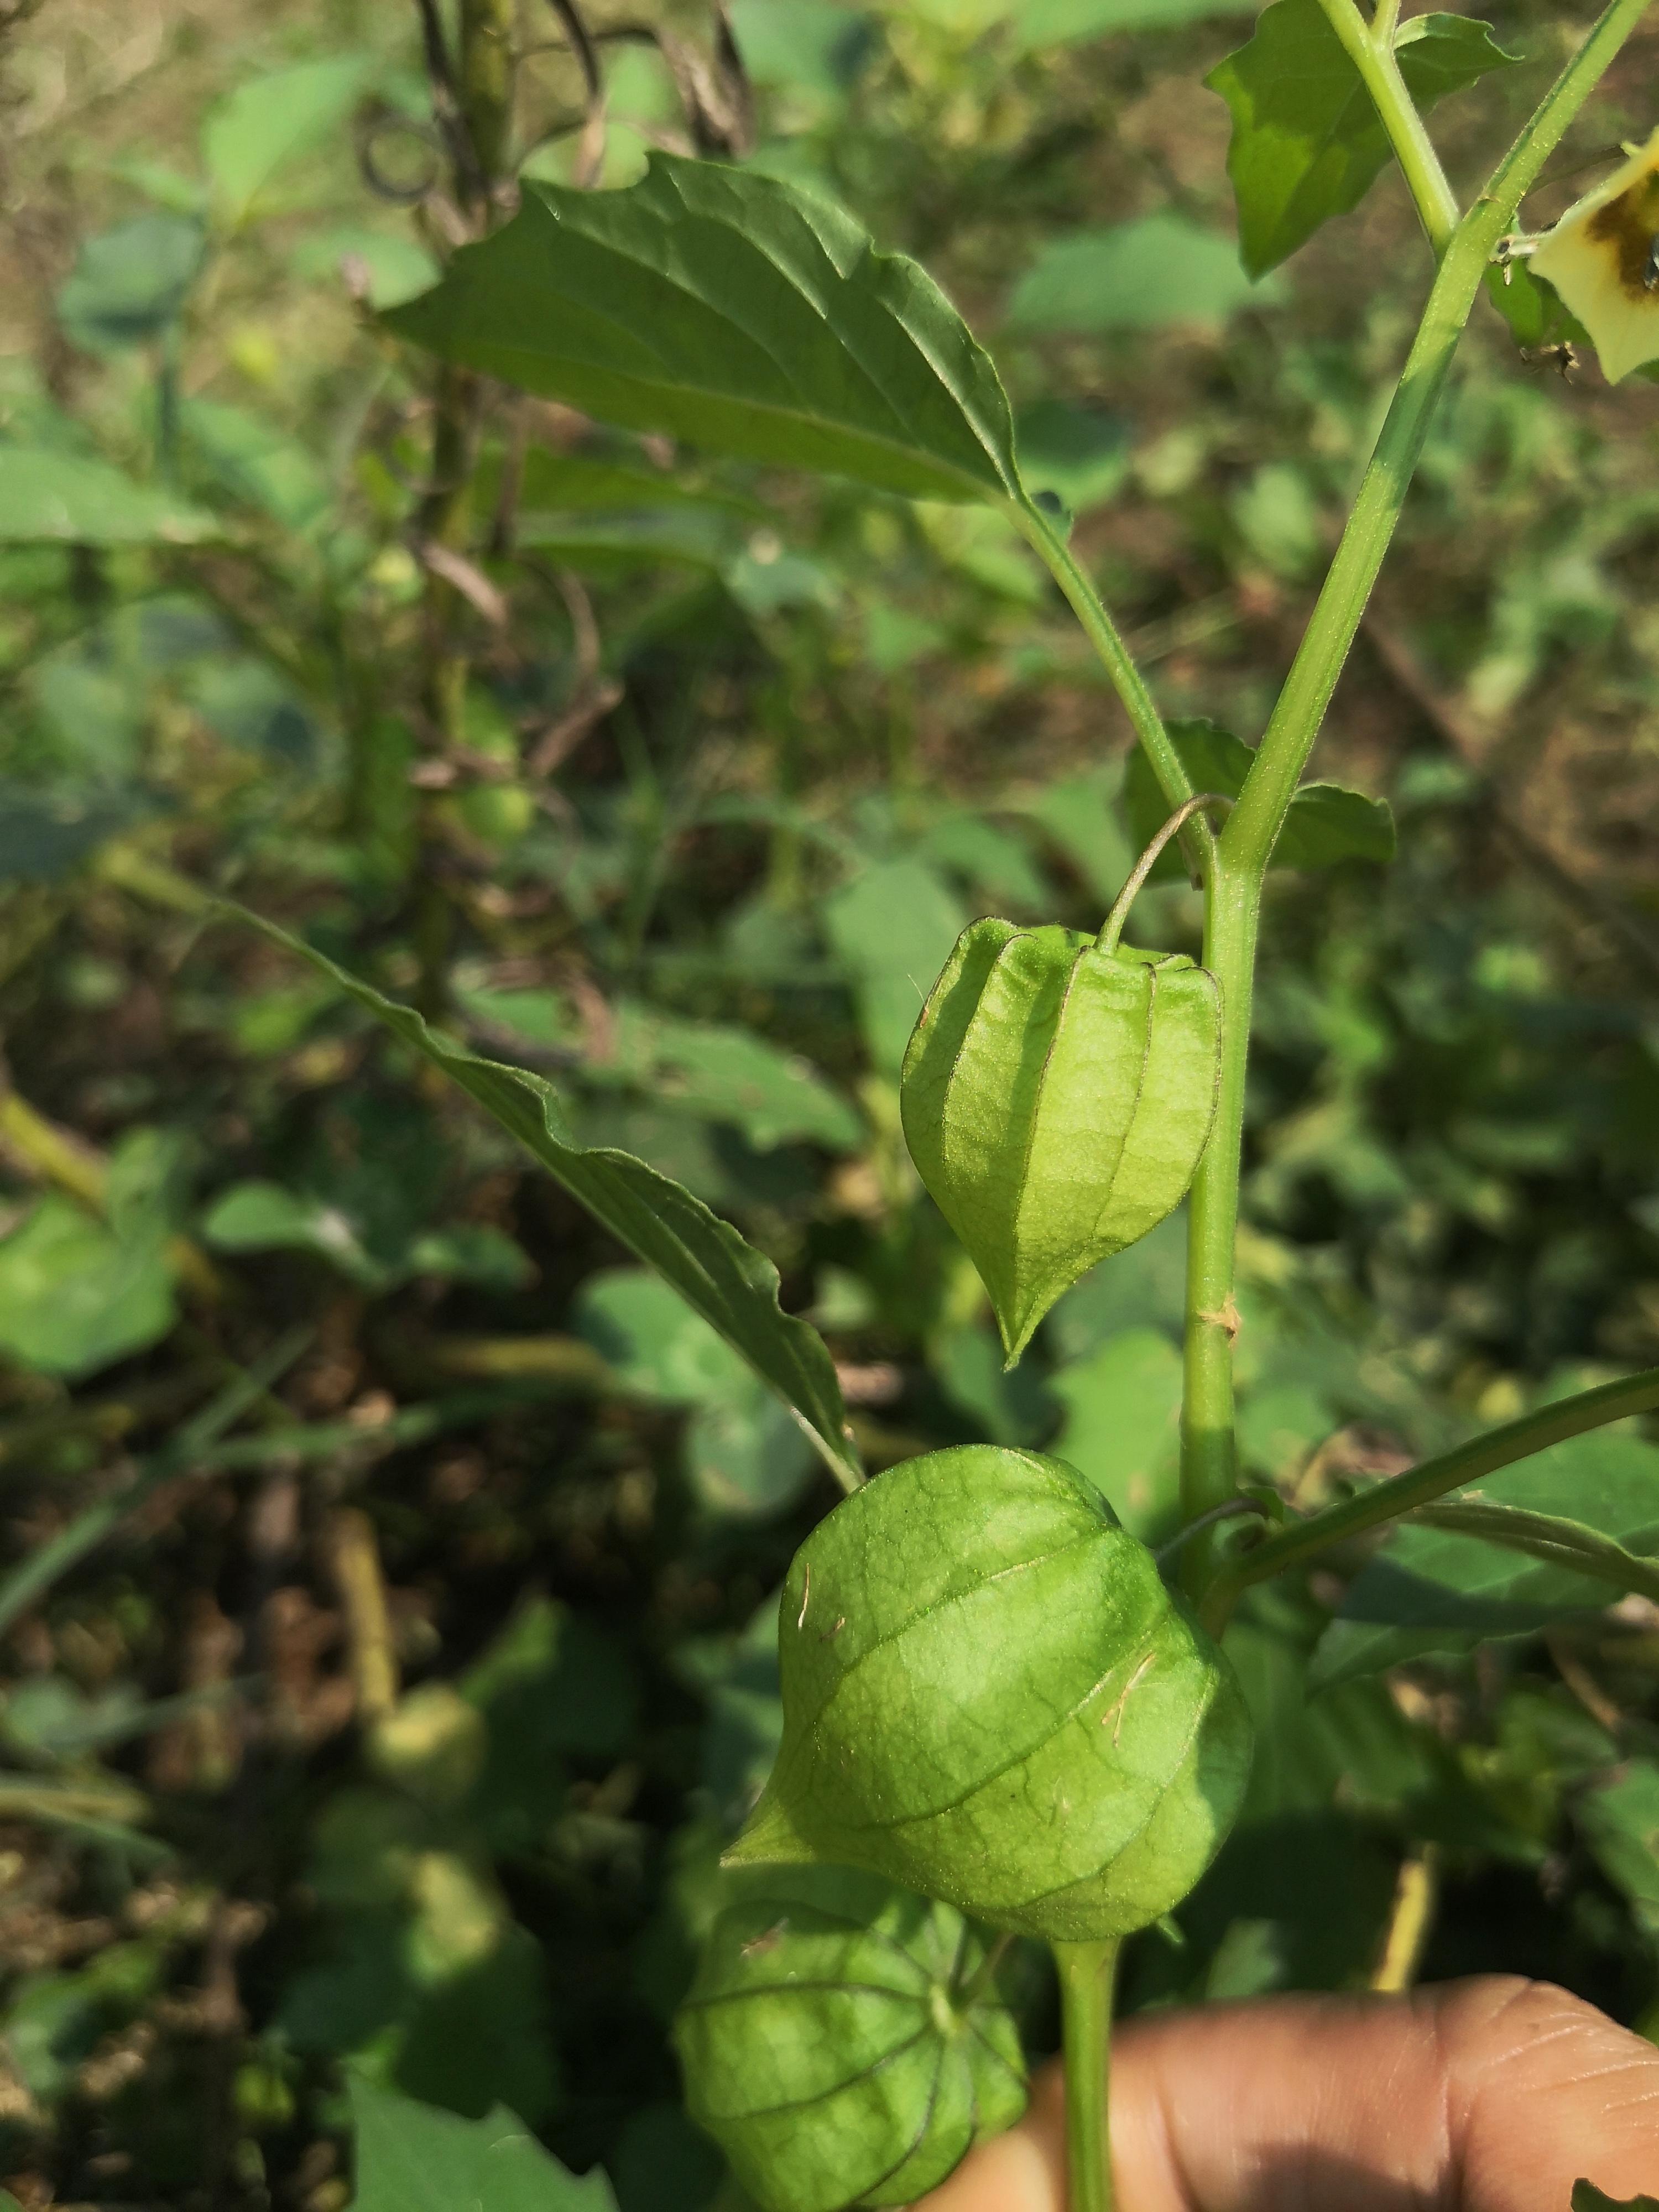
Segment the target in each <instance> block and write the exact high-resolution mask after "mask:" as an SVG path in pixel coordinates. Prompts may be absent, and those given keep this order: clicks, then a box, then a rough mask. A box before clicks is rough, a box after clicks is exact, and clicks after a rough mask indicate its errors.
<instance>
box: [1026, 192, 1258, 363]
mask: <svg viewBox="0 0 1659 2212" xmlns="http://www.w3.org/2000/svg"><path fill="white" fill-rule="evenodd" d="M1277 296H1278V295H1277V292H1276V290H1275V289H1274V288H1273V286H1271V285H1267V284H1264V285H1255V284H1253V283H1251V281H1250V279H1249V277H1248V276H1246V275H1245V273H1244V271H1243V270H1242V269H1241V268H1240V267H1239V265H1238V254H1237V250H1236V248H1235V247H1234V245H1233V242H1232V240H1231V239H1230V238H1225V237H1224V236H1223V235H1222V234H1221V233H1220V232H1219V231H1215V230H1206V229H1205V228H1202V226H1201V225H1200V224H1198V223H1195V222H1188V221H1187V219H1186V218H1185V216H1176V215H1149V216H1139V217H1138V218H1137V219H1136V221H1134V222H1124V223H1118V224H1115V225H1114V226H1113V227H1112V228H1109V229H1103V230H1074V231H1068V232H1063V233H1062V234H1060V236H1059V237H1057V238H1051V239H1050V240H1048V243H1047V245H1045V246H1044V247H1043V248H1042V252H1040V253H1039V254H1038V256H1037V258H1036V261H1035V262H1033V264H1031V266H1030V269H1028V270H1026V272H1025V274H1024V276H1022V277H1021V278H1020V280H1019V283H1018V284H1017V285H1016V286H1015V288H1014V294H1013V297H1012V300H1011V301H1009V303H1008V320H1009V322H1010V323H1011V324H1012V325H1013V327H1014V328H1015V329H1016V330H1022V331H1078V332H1081V333H1085V334H1091V333H1094V332H1097V331H1153V330H1162V329H1164V328H1165V327H1166V326H1167V325H1170V324H1174V323H1196V324H1200V325H1207V326H1211V327H1214V326H1218V325H1220V324H1222V323H1224V322H1225V320H1226V319H1227V318H1228V316H1230V315H1231V314H1232V313H1234V311H1235V310H1236V309H1237V308H1239V307H1244V306H1246V305H1255V306H1266V305H1267V304H1268V303H1269V301H1272V300H1273V299H1274V298H1276V297H1277Z"/></svg>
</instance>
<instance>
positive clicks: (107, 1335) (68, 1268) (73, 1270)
mask: <svg viewBox="0 0 1659 2212" xmlns="http://www.w3.org/2000/svg"><path fill="white" fill-rule="evenodd" d="M174 1318H175V1309H174V1306H173V1285H172V1279H171V1277H170V1274H169V1272H168V1268H167V1260H166V1256H165V1253H164V1250H163V1243H162V1239H161V1237H159V1236H156V1235H152V1234H149V1233H142V1232H141V1233H140V1234H138V1235H137V1236H135V1237H131V1238H130V1239H129V1238H124V1237H119V1236H118V1235H117V1234H116V1232H115V1231H113V1230H112V1229H111V1228H108V1227H106V1225H105V1224H104V1223H103V1222H101V1221H96V1220H94V1218H93V1217H92V1216H91V1215H90V1214H89V1213H85V1212H82V1209H81V1208H80V1207H79V1206H76V1205H75V1204H74V1203H73V1202H72V1201H71V1200H69V1199H67V1198H60V1197H58V1195H57V1194H55V1193H54V1194H48V1195H47V1196H46V1197H45V1198H43V1199H42V1200H40V1203H39V1204H38V1205H37V1206H35V1207H34V1209H33V1212H31V1213H29V1214H28V1215H27V1218H25V1219H24V1221H23V1222H22V1224H21V1226H19V1227H18V1228H15V1229H14V1230H13V1231H11V1233H10V1235H9V1236H8V1237H5V1238H4V1239H3V1240H0V1352H3V1353H4V1354H5V1356H6V1357H7V1358H11V1359H15V1360H17V1361H19V1362H20V1363H21V1364H22V1365H23V1366H25V1367H33V1368H34V1369H35V1370H37V1371H38V1372H40V1374H43V1375H60V1376H65V1377H68V1378H71V1379H72V1378H74V1377H76V1376H82V1375H90V1374H93V1373H94V1372H95V1371H96V1370H98V1369H99V1368H100V1367H108V1366H110V1365H111V1364H112V1363H113V1362H114V1361H116V1360H118V1359H125V1358H126V1357H127V1356H128V1355H129V1354H130V1353H131V1352H142V1351H143V1349H144V1347H145V1346H147V1345H151V1344H155V1343H157V1342H159V1340H161V1338H162V1337H164V1336H165V1335H166V1334H167V1332H168V1330H169V1329H170V1328H172V1327H173V1321H174Z"/></svg>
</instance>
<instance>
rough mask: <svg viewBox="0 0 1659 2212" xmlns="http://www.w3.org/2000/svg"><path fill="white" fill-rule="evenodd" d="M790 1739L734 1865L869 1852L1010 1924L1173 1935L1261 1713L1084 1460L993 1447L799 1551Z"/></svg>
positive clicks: (977, 1912)
mask: <svg viewBox="0 0 1659 2212" xmlns="http://www.w3.org/2000/svg"><path fill="white" fill-rule="evenodd" d="M779 1656H780V1662H781V1676H782V1689H783V1710H784V1737H783V1746H782V1749H781V1751H780V1753H779V1754H778V1763H777V1765H776V1766H775V1769H774V1770H773V1773H772V1778H771V1780H770V1782H769V1784H767V1788H766V1791H765V1794H764V1795H763V1797H762V1799H761V1802H760V1804H759V1806H758V1807H757V1809H756V1812H755V1815H754V1817H753V1819H752V1820H751V1821H750V1824H749V1826H748V1827H747V1828H746V1829H745V1830H744V1833H743V1835H742V1836H741V1837H740V1838H739V1839H738V1843H737V1844H736V1845H735V1846H734V1848H733V1850H732V1853H731V1854H730V1855H729V1860H728V1863H756V1864H764V1863H779V1862H786V1863H799V1862H803V1861H810V1860H815V1859H817V1860H827V1861H829V1862H831V1863H840V1864H842V1865H847V1866H858V1867H862V1868H865V1869H866V1870H867V1871H869V1872H870V1873H872V1874H880V1875H885V1876H886V1877H887V1879H888V1880H889V1881H898V1882H902V1883H903V1884H904V1885H905V1886H906V1887H909V1888H913V1889H916V1890H919V1891H921V1892H922V1893H925V1894H927V1895H929V1896H933V1897H942V1898H944V1899H947V1900H948V1901H949V1902H950V1903H951V1904H953V1905H956V1906H957V1908H958V1909H959V1910H960V1911H963V1912H967V1913H970V1914H972V1915H973V1916H974V1917H975V1918H978V1919H982V1920H987V1921H989V1922H990V1923H992V1924H993V1925H994V1926H997V1927H1001V1928H1011V1929H1016V1930H1018V1932H1020V1933H1021V1934H1024V1935H1030V1936H1042V1937H1044V1938H1046V1939H1047V1940H1048V1941H1050V1942H1096V1941H1099V1940H1102V1939H1103V1938H1105V1937H1108V1936H1120V1935H1127V1934H1128V1933H1129V1932H1130V1931H1131V1930H1132V1929H1137V1928H1144V1927H1146V1926H1148V1925H1149V1924H1150V1923H1152V1921H1154V1920H1158V1919H1159V1918H1161V1917H1163V1915H1164V1913H1166V1912H1168V1911H1170V1909H1171V1908H1172V1907H1173V1906H1174V1905H1176V1904H1177V1903H1178V1902H1179V1901H1180V1899H1182V1897H1184V1896H1185V1895H1186V1893H1187V1892H1188V1890H1189V1889H1190V1888H1191V1887H1192V1886H1193V1884H1194V1882H1195V1881H1197V1880H1198V1878H1199V1876H1200V1875H1201V1874H1202V1873H1203V1871H1204V1869H1205V1868H1206V1866H1207V1865H1208V1864H1209V1863H1210V1861H1211V1860H1212V1858H1213V1857H1214V1856H1215V1853H1216V1851H1217V1850H1218V1848H1219V1846H1220V1844H1221V1841H1222V1838H1223V1837H1224V1836H1225V1833H1226V1832H1227V1829H1228V1827H1229V1826H1230V1825H1231V1821H1232V1818H1233V1815H1234V1814H1235V1813H1236V1812H1237V1808H1238V1804H1239V1801H1240V1799H1241V1797H1242V1796H1243V1791H1244V1787H1245V1783H1246V1779H1247V1778H1248V1775H1249V1764H1250V1727H1249V1718H1248V1716H1247V1715H1246V1712H1245V1710H1244V1705H1243V1699H1242V1698H1241V1696H1240V1694H1239V1692H1238V1688H1237V1684H1236V1683H1235V1682H1234V1680H1233V1677H1232V1673H1231V1668H1229V1667H1228V1665H1227V1663H1226V1662H1225V1659H1224V1658H1223V1657H1222V1656H1221V1654H1220V1653H1219V1651H1218V1650H1217V1649H1216V1647H1215V1646H1214V1644H1212V1642H1211V1640H1210V1638H1208V1637H1207V1636H1206V1635H1205V1633H1204V1632H1203V1631H1202V1630H1201V1629H1200V1628H1199V1627H1198V1626H1196V1624H1195V1623H1194V1622H1193V1621H1192V1620H1189V1619H1188V1616H1187V1614H1186V1613H1185V1612H1184V1611H1183V1610H1182V1607H1181V1605H1180V1603H1179V1601H1177V1600H1176V1599H1175V1598H1173V1597H1172V1596H1171V1595H1170V1593H1169V1592H1168V1591H1167V1590H1166V1589H1165V1588H1164V1583H1163V1582H1162V1581H1161V1579H1160V1578H1159V1576H1158V1564H1157V1562H1156V1560H1155V1559H1153V1557H1152V1553H1150V1552H1149V1551H1148V1550H1147V1549H1146V1547H1145V1546H1144V1545H1143V1544H1140V1543H1138V1542H1137V1541H1136V1540H1135V1539H1134V1538H1133V1536H1131V1535H1129V1534H1127V1531H1126V1530H1124V1529H1123V1528H1120V1527H1119V1526H1118V1524H1117V1522H1115V1520H1114V1518H1113V1517H1112V1515H1111V1512H1110V1510H1109V1508H1108V1507H1107V1506H1106V1505H1105V1504H1103V1501H1102V1500H1101V1498H1099V1496H1098V1495H1097V1493H1096V1492H1094V1491H1093V1490H1092V1489H1091V1488H1090V1486H1088V1484H1086V1483H1085V1482H1084V1481H1083V1480H1082V1479H1081V1477H1080V1476H1079V1475H1077V1474H1074V1473H1073V1470H1072V1469H1071V1468H1068V1467H1066V1466H1064V1465H1063V1464H1062V1463H1061V1462H1060V1461H1059V1460H1054V1459H1045V1458H1042V1457H1041V1456H1040V1455H1038V1454H1036V1453H1035V1452H1024V1451H1012V1450H1007V1449H1001V1448H999V1447H997V1446H995V1445H990V1444H971V1445H966V1446H963V1447H961V1448H959V1449H956V1450H952V1451H940V1452H933V1453H931V1454H929V1455H927V1457H926V1458H923V1459H913V1460H906V1461H904V1462H902V1464H901V1465H900V1466H898V1467H896V1468H889V1469H888V1471H887V1472H886V1474H883V1475H882V1476H881V1477H880V1478H879V1479H878V1480H877V1481H875V1482H872V1483H871V1484H869V1485H868V1486H866V1488H864V1489H863V1490H860V1492H857V1493H856V1495H855V1496H854V1497H852V1498H848V1500H847V1501H846V1503H845V1504H842V1505H839V1506H837V1507H836V1510H835V1511H834V1512H833V1513H831V1514H830V1515H829V1518H828V1519H827V1520H825V1521H823V1522H820V1523H819V1525H818V1527H817V1528H816V1529H815V1530H814V1531H813V1533H812V1534H811V1536H809V1537H808V1538H807V1540H806V1541H805V1544H804V1545H803V1546H802V1547H801V1548H800V1550H799V1552H798V1553H796V1554H795V1559H794V1563H793V1565H792V1566H791V1568H790V1570H789V1574H788V1577H787V1580H786V1582H785V1584H784V1591H783V1600H782V1604H781V1610H780V1614H779Z"/></svg>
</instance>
